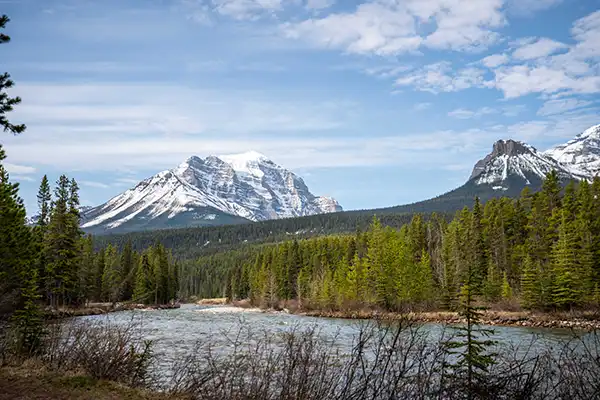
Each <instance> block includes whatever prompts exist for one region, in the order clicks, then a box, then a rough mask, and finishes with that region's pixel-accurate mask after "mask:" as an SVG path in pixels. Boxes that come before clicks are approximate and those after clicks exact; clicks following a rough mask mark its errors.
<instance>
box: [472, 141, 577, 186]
mask: <svg viewBox="0 0 600 400" xmlns="http://www.w3.org/2000/svg"><path fill="white" fill-rule="evenodd" d="M552 170H555V171H556V172H557V173H558V176H559V178H561V180H570V179H583V178H584V176H583V174H577V173H574V172H573V171H571V170H570V169H569V168H567V167H566V166H564V165H562V164H561V163H559V162H558V161H557V160H555V159H554V158H552V157H550V156H549V155H546V154H545V153H541V152H538V151H537V150H536V149H535V148H534V147H532V146H530V145H528V144H525V143H523V142H518V141H515V140H499V141H497V142H496V143H494V146H493V150H492V152H491V153H490V154H488V155H487V156H486V157H485V158H484V159H482V160H480V161H479V162H477V164H475V167H474V168H473V172H472V173H471V176H470V177H469V181H473V183H474V184H475V185H488V186H490V187H491V188H492V189H494V190H502V191H506V190H509V186H518V187H519V188H520V189H522V188H523V187H525V186H526V185H531V186H533V187H535V186H537V185H538V184H539V183H541V181H542V179H543V178H544V177H545V176H546V174H548V173H549V172H551V171H552Z"/></svg>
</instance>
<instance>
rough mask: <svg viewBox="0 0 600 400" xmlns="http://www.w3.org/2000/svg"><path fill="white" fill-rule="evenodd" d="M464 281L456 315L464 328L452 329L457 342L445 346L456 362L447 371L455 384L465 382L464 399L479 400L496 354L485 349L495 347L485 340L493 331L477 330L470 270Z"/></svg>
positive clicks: (485, 387)
mask: <svg viewBox="0 0 600 400" xmlns="http://www.w3.org/2000/svg"><path fill="white" fill-rule="evenodd" d="M467 270H468V272H467V281H466V282H465V283H464V284H463V286H462V287H461V295H460V308H459V314H460V315H461V316H462V317H463V318H464V319H465V322H466V324H465V326H462V327H459V328H456V329H457V331H458V333H457V339H455V340H450V341H448V342H446V343H445V347H446V349H447V350H446V351H447V353H448V354H449V355H450V356H456V357H457V359H456V362H455V363H453V364H450V365H448V366H447V367H448V368H449V371H450V373H451V375H452V376H454V377H455V378H456V379H457V381H458V382H465V383H466V387H465V388H464V391H465V394H466V398H467V399H469V400H470V399H475V398H481V397H483V395H485V394H486V392H487V375H488V372H489V368H490V367H491V366H492V365H494V364H495V363H496V361H495V357H496V354H495V353H493V352H490V351H489V348H490V347H491V346H493V345H495V344H496V342H495V341H494V340H491V339H489V337H490V336H491V335H493V333H494V331H493V330H491V329H484V328H479V327H478V324H479V322H480V320H481V313H480V311H479V310H480V308H479V307H476V306H475V305H474V301H475V300H474V293H473V289H472V288H471V283H472V281H475V280H477V279H479V277H478V276H477V274H476V272H475V269H474V268H473V267H472V266H468V267H467Z"/></svg>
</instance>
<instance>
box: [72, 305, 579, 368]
mask: <svg viewBox="0 0 600 400" xmlns="http://www.w3.org/2000/svg"><path fill="white" fill-rule="evenodd" d="M75 321H93V322H99V323H109V324H115V325H127V324H131V322H132V321H134V322H135V323H136V325H137V326H136V329H139V334H140V335H141V337H142V338H143V339H149V340H152V341H154V350H155V352H156V354H157V356H158V359H159V360H160V364H161V365H163V366H164V367H165V368H166V367H167V366H168V365H170V364H171V363H173V362H174V361H176V360H180V359H182V357H184V356H185V355H187V354H189V353H190V352H191V351H193V350H194V348H195V347H196V345H197V343H211V345H212V346H213V348H214V350H215V351H217V352H227V351H228V349H229V348H231V347H232V343H231V340H232V338H235V337H236V335H237V334H238V333H239V332H240V329H242V330H245V332H246V334H248V329H250V330H251V335H255V336H254V339H260V338H261V337H264V335H265V334H266V335H268V336H272V337H276V336H277V334H279V333H282V332H290V331H292V330H294V329H296V330H298V329H300V330H303V329H308V328H316V330H317V331H318V332H319V335H322V336H324V337H329V338H332V337H335V341H334V342H333V343H334V345H336V346H339V347H340V348H341V349H342V350H348V351H349V350H350V349H351V347H352V344H353V340H354V339H355V338H356V336H357V334H358V332H359V330H360V327H361V325H364V324H365V323H367V321H357V320H348V319H334V318H318V317H307V316H302V315H293V314H287V313H284V312H263V311H261V310H258V309H242V308H235V307H230V306H205V305H194V304H184V305H182V307H181V308H179V309H173V310H148V311H146V310H135V311H122V312H116V313H111V314H107V315H95V316H86V317H78V318H75ZM489 328H490V329H493V330H494V334H493V335H492V336H491V339H494V340H497V341H498V343H499V345H501V346H514V345H516V346H518V347H520V348H522V349H524V348H529V351H530V352H531V351H532V350H533V352H535V351H537V350H536V349H538V348H542V347H547V346H548V345H555V344H557V343H559V342H561V341H563V340H568V339H569V338H572V337H573V334H572V332H571V331H570V330H567V329H544V328H528V327H504V326H494V327H489ZM421 329H425V331H426V333H427V334H428V335H430V337H431V339H432V340H435V339H437V338H439V337H440V334H441V332H442V331H443V329H444V328H443V327H442V325H439V324H425V325H423V326H422V327H421ZM244 338H245V340H247V339H248V338H250V339H252V336H244ZM534 339H535V340H534ZM532 342H533V345H532V346H530V344H531V343H532Z"/></svg>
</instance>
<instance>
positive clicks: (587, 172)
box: [544, 125, 600, 177]
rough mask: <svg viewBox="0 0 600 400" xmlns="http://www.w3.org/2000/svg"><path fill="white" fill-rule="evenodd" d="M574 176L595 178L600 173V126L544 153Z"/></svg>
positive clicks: (587, 130)
mask: <svg viewBox="0 0 600 400" xmlns="http://www.w3.org/2000/svg"><path fill="white" fill-rule="evenodd" d="M544 154H545V155H547V156H549V157H552V158H554V159H555V160H557V161H558V162H560V163H561V164H563V165H565V167H566V168H568V169H569V170H570V171H572V172H573V173H574V174H578V175H584V176H586V177H594V176H596V175H598V173H599V172H600V125H595V126H592V127H591V128H589V129H586V130H585V131H583V132H582V133H580V134H579V135H577V136H576V137H575V139H573V140H570V141H568V142H567V143H565V144H561V145H558V146H555V147H553V148H551V149H550V150H547V151H545V152H544Z"/></svg>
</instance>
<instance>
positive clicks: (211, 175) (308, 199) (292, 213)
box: [82, 151, 342, 230]
mask: <svg viewBox="0 0 600 400" xmlns="http://www.w3.org/2000/svg"><path fill="white" fill-rule="evenodd" d="M341 210H342V208H341V207H340V205H339V204H338V203H337V202H336V201H335V200H333V199H330V198H324V197H317V196H314V195H313V194H312V193H311V192H310V191H309V189H308V187H307V186H306V184H305V183H304V181H303V180H302V178H300V177H298V176H296V175H295V174H294V173H292V172H290V171H288V170H286V169H284V168H282V167H281V166H279V165H277V164H275V163H274V162H273V161H271V160H269V159H268V158H267V157H265V156H264V155H262V154H260V153H257V152H254V151H251V152H247V153H243V154H236V155H225V156H209V157H206V158H205V159H202V158H200V157H195V156H194V157H190V158H188V159H187V160H186V161H184V162H183V163H181V164H180V165H179V166H177V167H176V168H174V169H172V170H168V171H163V172H160V173H158V174H156V175H155V176H153V177H150V178H148V179H145V180H144V181H142V182H140V183H139V184H138V185H136V186H135V187H134V188H132V189H129V190H127V191H126V192H124V193H122V194H120V195H118V196H116V197H114V198H112V199H111V200H109V201H108V202H107V203H105V204H103V205H101V206H99V207H96V208H93V209H91V210H88V211H86V212H85V213H84V215H83V225H82V226H83V228H84V229H91V228H94V229H98V228H103V229H104V230H112V229H117V228H121V227H123V226H124V225H126V224H129V225H131V224H135V225H139V224H140V222H141V220H142V221H143V225H144V226H146V227H147V228H152V221H153V220H157V221H158V220H160V221H162V222H164V221H165V220H175V219H176V220H177V221H178V222H177V224H175V225H177V226H179V225H181V224H193V225H202V223H203V222H207V223H208V222H210V223H211V224H213V223H218V222H219V219H220V218H221V219H222V218H226V217H225V216H226V215H228V216H233V217H239V219H240V220H241V219H242V218H243V219H245V220H250V221H262V220H268V219H277V218H288V217H297V216H305V215H313V214H320V213H328V212H335V211H341ZM169 226H173V223H170V224H169Z"/></svg>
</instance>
